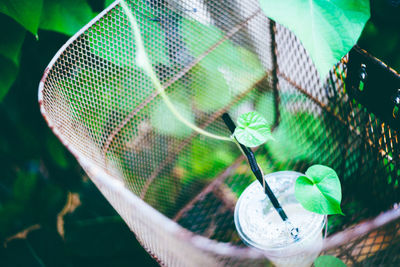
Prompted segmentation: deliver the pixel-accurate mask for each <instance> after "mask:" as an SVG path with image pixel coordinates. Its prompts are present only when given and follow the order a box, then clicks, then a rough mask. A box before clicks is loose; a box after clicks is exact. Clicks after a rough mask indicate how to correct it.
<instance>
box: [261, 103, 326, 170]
mask: <svg viewBox="0 0 400 267" xmlns="http://www.w3.org/2000/svg"><path fill="white" fill-rule="evenodd" d="M300 101H301V100H300ZM289 103H291V102H289ZM326 132H327V129H326V127H325V124H324V123H323V121H322V120H321V119H320V118H318V117H316V116H314V115H312V114H310V113H309V112H304V111H299V112H296V113H294V114H293V113H292V112H290V111H288V110H287V109H286V107H282V108H281V121H280V123H279V126H278V128H277V129H276V130H275V131H274V138H275V140H276V142H268V143H266V145H265V146H266V148H267V149H268V152H269V153H270V154H271V155H272V157H273V159H274V160H276V161H278V162H279V163H286V162H289V161H306V162H312V161H314V160H316V159H318V158H321V156H322V155H321V153H322V151H321V150H320V147H321V146H322V145H323V144H324V142H325V141H326V140H325V138H324V136H325V133H326Z"/></svg>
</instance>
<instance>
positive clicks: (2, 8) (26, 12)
mask: <svg viewBox="0 0 400 267" xmlns="http://www.w3.org/2000/svg"><path fill="white" fill-rule="evenodd" d="M42 6H43V0H3V1H2V2H1V3H0V13H3V14H6V15H8V16H10V17H12V18H13V19H14V20H15V21H17V22H18V23H19V24H21V25H22V26H23V27H24V28H25V29H26V30H28V31H30V32H31V33H32V34H33V35H35V36H36V38H38V28H39V24H40V17H41V15H42Z"/></svg>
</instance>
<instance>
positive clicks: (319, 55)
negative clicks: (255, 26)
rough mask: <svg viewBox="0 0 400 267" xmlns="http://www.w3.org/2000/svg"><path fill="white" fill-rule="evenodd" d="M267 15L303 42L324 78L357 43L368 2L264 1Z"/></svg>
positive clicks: (323, 0)
mask: <svg viewBox="0 0 400 267" xmlns="http://www.w3.org/2000/svg"><path fill="white" fill-rule="evenodd" d="M260 5H261V8H262V10H263V11H264V13H265V14H266V15H267V16H268V17H270V18H271V19H273V20H275V21H276V22H278V23H280V24H282V25H284V26H286V27H287V28H289V29H290V30H291V31H293V32H294V34H295V35H296V36H297V37H298V38H299V39H300V41H301V42H302V43H303V45H304V47H305V48H306V50H307V52H308V53H309V54H310V56H311V58H312V59H313V61H314V64H315V66H316V68H317V70H318V72H319V74H320V76H321V77H322V78H323V77H325V76H326V75H327V74H328V72H329V70H330V69H331V68H332V66H333V65H334V64H336V63H337V62H338V61H339V60H340V59H341V58H342V57H343V56H344V55H345V54H346V53H347V52H348V51H349V50H350V49H351V48H352V47H353V46H354V45H355V44H356V42H357V40H358V38H359V36H360V34H361V32H362V30H363V28H364V25H365V23H366V22H367V20H368V19H369V17H370V8H369V1H368V0H332V1H326V0H308V1H305V0H286V1H282V0H260Z"/></svg>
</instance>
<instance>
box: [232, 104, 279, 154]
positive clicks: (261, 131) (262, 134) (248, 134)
mask: <svg viewBox="0 0 400 267" xmlns="http://www.w3.org/2000/svg"><path fill="white" fill-rule="evenodd" d="M234 135H235V137H236V139H237V140H238V141H239V142H240V143H241V144H243V145H245V146H248V147H255V146H259V145H261V144H263V143H265V142H267V141H268V140H269V139H272V135H271V127H270V125H269V123H268V122H267V120H266V119H264V118H263V117H262V116H261V115H260V114H259V113H258V112H256V111H251V112H247V113H244V114H242V115H240V116H239V118H238V119H237V127H236V129H235V132H234Z"/></svg>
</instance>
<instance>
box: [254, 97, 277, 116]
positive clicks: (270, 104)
mask: <svg viewBox="0 0 400 267" xmlns="http://www.w3.org/2000/svg"><path fill="white" fill-rule="evenodd" d="M255 109H256V111H257V112H258V113H260V114H261V116H263V117H264V118H265V119H266V120H267V121H269V122H271V123H272V122H273V121H275V101H274V94H273V93H272V92H265V93H264V94H263V95H262V96H260V97H259V98H258V99H257V103H256V107H255Z"/></svg>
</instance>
